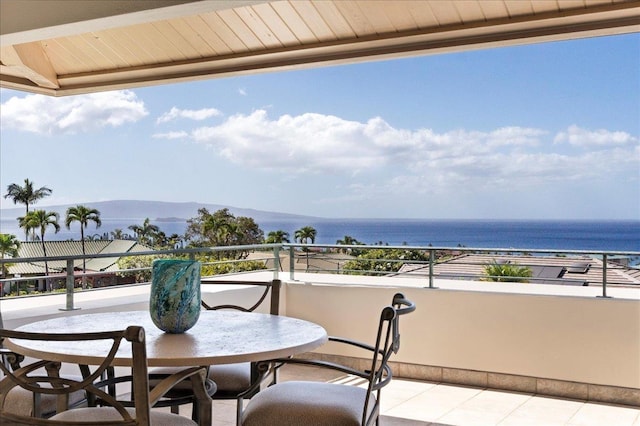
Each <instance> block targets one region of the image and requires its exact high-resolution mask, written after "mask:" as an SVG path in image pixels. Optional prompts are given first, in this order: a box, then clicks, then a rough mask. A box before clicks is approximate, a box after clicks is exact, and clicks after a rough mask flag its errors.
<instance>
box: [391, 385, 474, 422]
mask: <svg viewBox="0 0 640 426" xmlns="http://www.w3.org/2000/svg"><path fill="white" fill-rule="evenodd" d="M480 392H482V390H480V389H473V388H466V387H456V386H448V385H437V386H434V387H432V388H430V389H428V390H426V391H424V392H422V393H420V394H418V395H416V396H415V397H413V398H411V399H409V400H407V401H406V402H403V403H401V404H399V405H397V406H395V407H394V408H392V409H390V410H388V411H387V412H386V413H385V414H387V415H389V416H393V417H403V418H407V419H412V420H422V421H430V422H434V421H437V420H438V419H440V418H441V417H443V416H444V415H446V414H447V413H448V412H450V411H451V410H453V409H454V408H456V407H458V406H459V405H461V404H462V403H464V402H465V401H468V400H469V399H471V398H473V397H474V396H475V395H477V394H479V393H480Z"/></svg>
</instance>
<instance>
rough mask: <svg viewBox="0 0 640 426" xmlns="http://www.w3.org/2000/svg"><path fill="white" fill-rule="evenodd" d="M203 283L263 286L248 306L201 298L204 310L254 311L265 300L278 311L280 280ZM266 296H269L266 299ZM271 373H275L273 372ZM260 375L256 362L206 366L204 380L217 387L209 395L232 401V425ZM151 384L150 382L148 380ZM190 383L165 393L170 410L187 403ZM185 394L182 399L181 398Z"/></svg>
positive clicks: (160, 371)
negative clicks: (234, 415)
mask: <svg viewBox="0 0 640 426" xmlns="http://www.w3.org/2000/svg"><path fill="white" fill-rule="evenodd" d="M206 283H207V284H216V285H237V286H254V287H264V290H263V291H262V293H261V295H260V296H259V297H258V300H257V301H256V302H255V303H253V304H252V305H251V306H249V307H244V306H239V305H235V304H218V305H215V304H212V305H210V304H208V303H207V302H205V301H204V300H203V301H202V306H203V307H204V308H205V309H207V310H220V309H233V310H238V311H242V312H254V311H256V310H257V309H258V308H259V307H261V306H263V304H264V303H267V302H269V305H268V306H269V308H268V311H269V313H270V314H271V315H278V314H279V311H280V287H281V284H282V283H281V281H280V280H272V281H219V280H210V281H207V282H206ZM267 296H269V298H267ZM174 370H175V369H173V368H167V367H164V368H154V369H153V370H151V373H152V374H171V373H172V372H174ZM274 374H275V373H274ZM263 378H264V374H260V373H258V371H257V369H256V363H249V362H244V363H238V364H223V365H211V366H209V373H208V379H209V380H211V381H213V382H215V385H216V387H217V390H216V392H215V394H213V395H212V396H211V398H212V399H214V400H231V399H234V400H236V424H238V425H239V424H240V416H241V413H242V408H243V401H244V399H245V398H251V397H252V396H253V395H255V394H256V393H257V392H258V391H259V390H260V388H259V386H257V384H258V383H259V382H261V381H263ZM152 383H153V381H152ZM190 393H191V392H190V384H189V383H186V384H184V385H182V386H179V387H177V388H176V390H175V391H174V392H173V393H170V394H167V396H168V397H169V398H170V397H172V396H173V397H175V401H176V402H175V404H174V405H172V411H173V412H177V411H178V406H179V405H180V404H183V403H185V402H188V396H189V394H190ZM185 397H186V399H185Z"/></svg>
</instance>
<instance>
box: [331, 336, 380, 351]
mask: <svg viewBox="0 0 640 426" xmlns="http://www.w3.org/2000/svg"><path fill="white" fill-rule="evenodd" d="M329 341H330V342H335V343H344V344H346V345H351V346H355V347H358V348H361V349H365V350H368V351H371V352H374V351H375V350H376V348H375V347H373V346H371V345H369V344H367V343H363V342H358V341H357V340H352V339H346V338H344V337H336V336H329Z"/></svg>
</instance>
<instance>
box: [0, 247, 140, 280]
mask: <svg viewBox="0 0 640 426" xmlns="http://www.w3.org/2000/svg"><path fill="white" fill-rule="evenodd" d="M44 244H45V247H46V250H47V256H49V257H56V256H82V242H81V241H45V242H44ZM84 244H85V253H86V254H87V255H91V254H109V253H136V252H143V251H151V250H152V249H151V248H149V247H147V246H145V245H143V244H140V243H138V242H137V241H134V240H90V241H85V242H84ZM43 256H44V253H43V251H42V243H41V242H39V241H29V242H23V243H21V244H20V249H19V250H18V257H21V258H31V257H33V258H37V257H43ZM118 259H119V257H117V256H114V257H100V258H90V259H87V261H86V269H87V271H117V270H118V269H119V268H118V265H117V262H118ZM47 263H48V266H49V272H50V273H56V272H64V271H66V269H67V262H66V260H51V261H48V262H47ZM73 267H74V269H79V270H82V259H74V264H73ZM9 273H10V274H14V275H15V274H21V275H35V274H44V273H45V266H44V262H24V263H14V264H12V265H11V266H9Z"/></svg>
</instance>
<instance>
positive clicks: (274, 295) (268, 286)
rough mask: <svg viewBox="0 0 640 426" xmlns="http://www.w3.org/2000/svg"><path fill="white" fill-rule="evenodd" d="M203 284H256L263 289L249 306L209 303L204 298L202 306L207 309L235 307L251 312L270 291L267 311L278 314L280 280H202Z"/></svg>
mask: <svg viewBox="0 0 640 426" xmlns="http://www.w3.org/2000/svg"><path fill="white" fill-rule="evenodd" d="M202 282H203V284H216V285H238V286H258V287H264V291H263V293H262V295H261V296H260V297H259V298H258V300H257V301H256V302H255V303H254V304H253V305H251V306H250V307H248V308H247V307H243V306H239V305H233V304H223V305H209V304H208V303H206V302H205V301H204V300H203V301H202V306H203V307H204V308H205V309H207V310H219V309H235V310H238V311H243V312H253V311H255V310H256V309H257V308H258V307H259V306H260V305H262V303H263V302H264V301H265V299H266V298H267V295H268V294H269V293H271V297H270V299H269V300H270V305H269V313H270V314H271V315H278V314H279V313H280V286H281V285H282V282H281V281H280V280H272V281H220V280H209V281H205V280H203V281H202Z"/></svg>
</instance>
